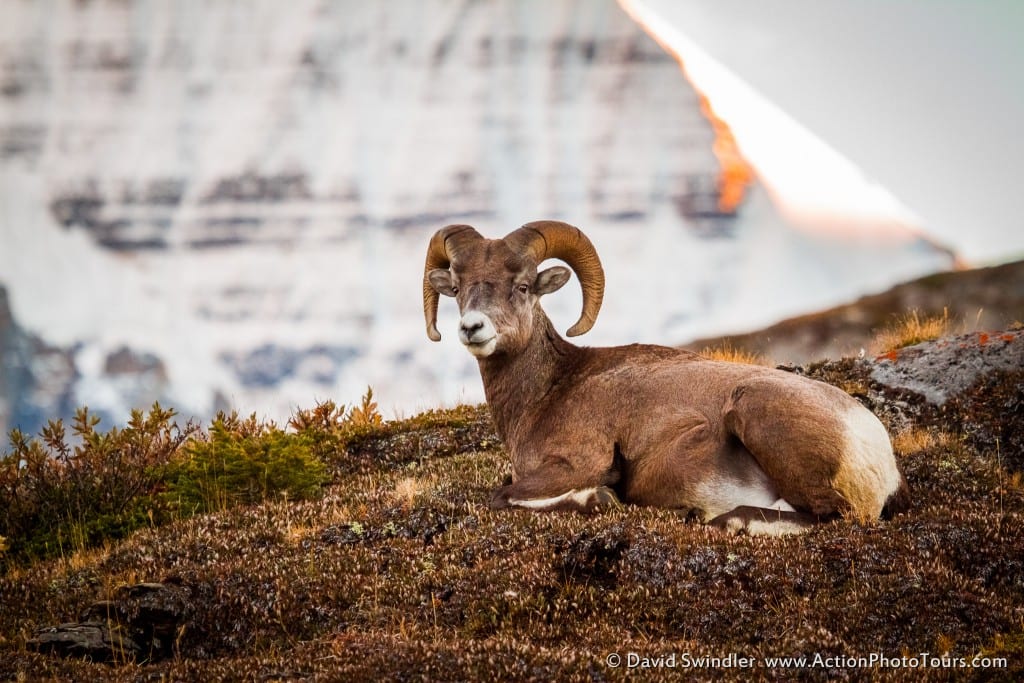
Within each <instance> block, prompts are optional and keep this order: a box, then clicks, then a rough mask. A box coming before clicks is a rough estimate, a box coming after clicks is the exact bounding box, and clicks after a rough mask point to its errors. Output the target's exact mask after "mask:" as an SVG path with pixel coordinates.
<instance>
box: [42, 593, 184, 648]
mask: <svg viewBox="0 0 1024 683" xmlns="http://www.w3.org/2000/svg"><path fill="white" fill-rule="evenodd" d="M192 613H193V609H192V604H191V601H190V595H189V593H188V591H187V590H186V589H184V588H182V587H180V586H174V585H167V584H162V583H139V584H135V585H132V586H122V587H120V588H119V589H118V590H117V591H116V592H115V594H114V598H113V599H112V600H99V601H97V602H94V603H92V604H91V605H89V606H88V607H86V608H85V609H84V610H83V611H82V613H81V614H80V615H79V621H78V622H75V623H67V624H61V625H59V626H50V627H47V628H43V629H39V630H38V631H36V634H35V637H34V638H31V639H29V640H28V641H27V643H26V645H27V646H28V647H29V648H30V649H32V650H35V651H37V652H43V653H52V654H56V655H60V656H63V657H82V658H86V659H91V660H92V661H94V662H118V661H153V660H159V659H165V658H167V657H170V656H171V655H173V654H174V643H175V640H176V639H177V637H178V636H179V635H180V634H181V633H182V632H183V631H184V630H185V629H186V628H187V625H188V620H189V619H190V618H191V616H192Z"/></svg>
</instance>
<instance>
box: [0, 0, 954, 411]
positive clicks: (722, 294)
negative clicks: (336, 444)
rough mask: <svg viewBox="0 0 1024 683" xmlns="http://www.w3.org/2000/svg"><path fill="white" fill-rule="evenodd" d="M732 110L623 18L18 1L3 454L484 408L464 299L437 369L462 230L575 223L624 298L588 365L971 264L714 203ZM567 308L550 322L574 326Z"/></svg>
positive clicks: (749, 201) (0, 180) (496, 231)
mask: <svg viewBox="0 0 1024 683" xmlns="http://www.w3.org/2000/svg"><path fill="white" fill-rule="evenodd" d="M713 105H714V103H713V102H712V103H711V106H710V107H709V106H708V104H707V103H706V102H702V99H701V97H700V95H699V94H698V93H697V92H696V91H695V90H694V88H693V87H692V86H691V85H690V83H689V82H688V81H687V80H686V77H685V76H684V73H683V71H682V70H681V69H680V66H679V64H678V63H677V62H676V61H675V59H674V58H673V57H671V56H669V55H668V54H667V53H665V52H664V51H663V50H662V49H661V47H659V45H658V44H657V43H656V42H655V41H654V40H652V39H651V38H650V37H649V36H648V35H647V34H646V33H645V32H644V30H643V28H642V27H640V26H638V25H637V24H635V23H634V22H633V20H632V19H630V18H629V16H627V14H626V13H625V12H623V10H622V9H621V8H620V7H619V6H618V5H617V4H616V3H615V2H614V1H613V0H603V1H595V0H575V1H574V0H531V1H529V2H522V1H519V0H500V1H496V2H487V3H480V2H473V1H471V0H426V1H424V0H405V1H400V2H398V1H396V2H387V3H367V2H358V1H356V0H351V1H347V2H326V1H321V0H295V1H294V2H289V3H279V2H273V1H272V0H263V1H262V2H246V3H235V2H229V1H228V0H218V1H215V2H206V3H198V2H196V3H193V2H174V3H169V2H159V1H157V0H152V1H146V0H94V1H92V2H74V1H72V0H65V1H63V2H55V3H46V4H44V3H37V2H33V1H31V0H10V1H9V2H5V3H4V4H3V5H2V7H0V287H3V288H4V289H5V290H6V297H7V300H8V301H9V309H10V310H9V315H7V316H6V321H5V320H4V316H2V315H0V345H2V346H0V350H2V352H3V354H4V355H3V364H4V368H5V369H4V372H3V374H0V392H3V393H4V395H3V396H0V427H3V428H5V429H6V428H9V427H11V426H17V425H20V426H22V427H24V428H28V429H34V428H35V427H37V426H38V425H37V424H31V422H32V420H34V419H37V418H40V419H41V417H42V416H43V415H49V416H56V415H52V411H54V410H57V411H66V410H68V409H70V406H73V405H77V404H88V405H89V406H90V408H92V409H93V410H94V411H98V412H100V413H102V414H105V415H107V416H109V417H111V418H113V419H115V420H121V419H123V418H124V416H125V415H126V412H127V410H129V409H130V408H132V407H145V406H146V405H148V403H150V402H151V401H152V400H154V399H161V400H162V401H164V402H167V403H169V404H171V405H173V406H175V407H176V408H178V409H179V411H181V412H183V413H185V414H192V415H197V416H208V415H209V414H210V413H211V412H212V411H214V410H216V409H219V408H237V409H239V410H241V411H243V412H249V411H255V412H257V413H258V414H260V415H268V416H272V417H277V418H284V417H286V416H287V415H288V414H289V413H290V411H291V410H292V409H294V408H295V407H297V406H303V407H305V406H309V405H311V404H312V403H313V402H314V401H316V400H320V399H327V398H332V399H335V400H338V401H341V402H346V403H347V402H351V401H354V400H356V399H357V398H358V396H359V395H361V394H362V393H363V391H364V390H365V388H366V386H367V385H372V386H373V388H374V390H375V393H376V395H377V397H378V399H379V401H380V404H381V406H382V407H383V408H384V409H385V412H386V413H387V412H389V410H390V411H392V412H393V411H397V412H400V413H405V414H408V413H411V412H413V411H415V410H418V409H421V408H426V407H432V406H436V405H438V404H440V403H453V402H456V401H461V400H469V401H476V400H481V399H482V390H481V388H480V385H479V379H478V376H477V371H476V367H475V363H474V362H473V361H472V359H471V358H470V357H469V355H468V354H466V353H465V352H464V351H463V350H462V349H461V348H459V345H458V343H457V341H456V339H455V335H454V334H453V333H452V330H454V325H455V319H456V317H455V311H454V307H453V306H451V305H447V306H446V305H445V304H450V303H451V302H450V301H443V302H442V310H441V315H440V319H439V329H440V330H441V332H442V335H444V336H445V339H444V341H443V342H442V343H441V344H432V343H430V342H429V341H428V340H427V338H426V335H425V334H424V330H423V321H422V312H421V309H420V294H419V292H420V283H421V278H422V267H423V265H422V264H423V255H424V252H425V248H426V244H427V241H428V240H429V238H430V235H431V234H432V233H433V232H434V231H435V230H437V229H438V228H440V227H442V226H443V225H445V224H448V223H453V222H469V223H472V224H474V225H475V226H477V227H478V228H479V229H480V230H481V231H482V232H483V233H484V234H488V235H492V236H498V235H503V234H505V233H506V232H509V231H511V230H513V229H514V228H516V227H518V226H519V225H520V224H522V223H524V222H527V221H530V220H535V219H538V218H559V219H562V220H567V221H569V222H572V223H574V224H576V225H579V226H580V227H582V228H583V229H584V230H585V231H586V232H587V233H588V234H589V235H590V236H591V237H592V239H593V241H594V243H595V244H596V246H597V248H598V250H599V252H600V253H601V254H602V256H603V260H604V263H605V269H606V272H607V280H608V291H607V294H606V296H605V306H604V309H603V311H602V313H601V316H600V318H599V319H598V323H597V325H596V327H595V328H594V331H593V332H591V333H590V334H589V335H588V336H587V337H585V338H583V339H582V342H583V343H589V344H612V343H624V342H628V341H648V342H660V343H681V342H683V341H686V340H687V339H690V338H693V337H697V336H702V335H710V334H715V333H721V332H727V331H735V330H744V329H750V328H754V327H757V326H760V325H763V324H767V323H770V322H773V321H775V320H777V319H780V318H782V317H785V316H789V315H793V314H797V313H800V312H804V311H808V310H813V309H817V308H821V307H824V306H827V305H831V304H835V303H837V302H840V301H843V300H846V299H848V298H850V297H853V296H855V295H858V294H861V293H863V292H866V291H871V290H876V289H881V288H884V287H885V286H887V285H889V284H891V283H893V282H896V281H900V280H903V279H906V278H909V277H912V276H914V275H918V274H922V273H925V272H930V271H933V270H937V269H941V268H947V267H949V266H950V265H951V263H952V255H951V254H950V253H949V252H948V251H946V250H944V249H942V248H939V247H937V246H935V245H934V244H932V243H930V242H929V241H928V240H926V239H924V238H922V237H921V236H920V233H919V232H916V231H913V230H908V229H906V228H905V226H900V225H892V226H887V229H886V230H885V231H882V232H880V231H878V230H877V229H873V230H866V231H863V232H858V231H857V230H849V229H846V230H829V229H827V228H828V227H829V226H826V225H822V226H820V227H821V228H822V229H821V230H815V229H808V226H807V225H801V226H800V227H795V226H794V225H791V224H790V223H788V222H787V219H785V218H784V217H783V216H781V215H780V214H779V212H778V211H777V210H776V208H775V207H774V206H773V204H772V202H771V201H770V199H769V196H768V194H767V193H766V192H765V191H764V189H763V187H762V185H761V184H760V183H759V182H756V181H755V182H752V183H751V184H749V185H747V186H746V187H744V188H741V190H742V198H741V199H739V200H738V203H737V198H736V197H735V196H734V194H735V189H736V188H735V187H733V188H729V193H730V194H729V197H725V196H724V194H723V192H724V190H725V189H726V185H727V184H728V183H729V182H732V181H734V180H735V177H734V175H730V168H729V164H731V163H734V160H729V159H727V158H726V157H724V156H723V152H722V142H723V137H727V132H728V131H727V129H724V127H723V124H722V122H721V121H717V120H715V119H714V118H713V116H712V115H711V112H712V111H713ZM709 116H712V117H711V118H709ZM874 227H877V226H874ZM571 289H573V288H572V287H567V288H566V289H565V290H563V292H561V293H559V294H557V295H554V296H553V297H550V300H549V301H548V302H547V303H546V308H547V309H548V310H549V312H550V313H551V314H552V317H553V318H554V319H555V321H556V323H558V324H559V325H561V326H562V327H563V329H564V328H566V327H568V326H569V324H571V323H572V322H573V321H574V320H575V318H576V315H577V313H578V305H579V296H578V294H574V293H572V292H571V291H570V290H571ZM0 313H3V311H0ZM32 349H36V351H38V352H35V351H32ZM62 363H63V365H61V364H62ZM57 366H60V368H58V367H57ZM55 368H56V369H55Z"/></svg>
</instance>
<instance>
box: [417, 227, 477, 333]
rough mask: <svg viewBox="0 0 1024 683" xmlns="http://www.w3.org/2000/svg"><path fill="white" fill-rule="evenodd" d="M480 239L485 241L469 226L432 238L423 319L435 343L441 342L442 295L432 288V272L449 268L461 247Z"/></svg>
mask: <svg viewBox="0 0 1024 683" xmlns="http://www.w3.org/2000/svg"><path fill="white" fill-rule="evenodd" d="M480 239H483V237H481V235H480V233H478V232H477V231H476V230H474V229H473V228H472V227H470V226H468V225H449V226H447V227H444V228H441V229H440V230H438V231H437V232H435V233H434V236H433V237H431V238H430V244H429V245H428V246H427V262H426V264H425V265H424V266H423V317H424V318H426V321H427V336H428V337H430V338H431V339H432V340H433V341H441V333H440V332H438V331H437V300H438V298H439V296H440V295H439V294H438V293H437V292H436V291H435V290H434V288H433V287H431V286H430V280H429V279H428V276H429V275H430V271H432V270H435V269H437V268H448V267H449V266H451V264H452V261H453V260H454V259H455V258H456V254H457V253H458V250H459V249H460V248H461V247H463V246H464V245H465V244H467V243H468V242H475V241H476V240H480Z"/></svg>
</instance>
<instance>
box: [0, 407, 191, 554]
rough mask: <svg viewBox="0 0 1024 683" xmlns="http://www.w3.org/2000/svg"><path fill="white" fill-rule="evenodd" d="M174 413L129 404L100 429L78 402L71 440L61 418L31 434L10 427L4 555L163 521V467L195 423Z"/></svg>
mask: <svg viewBox="0 0 1024 683" xmlns="http://www.w3.org/2000/svg"><path fill="white" fill-rule="evenodd" d="M174 416H175V413H174V411H173V410H165V409H163V408H161V407H160V404H158V403H155V404H153V407H152V409H151V410H150V412H149V414H143V413H142V411H137V410H136V411H132V414H131V418H130V419H129V421H128V424H127V425H126V426H125V427H124V428H123V429H118V428H116V427H115V428H113V429H111V430H110V431H108V432H100V431H97V430H96V427H97V425H98V424H99V421H100V420H99V418H98V417H96V416H94V415H90V414H89V411H88V408H81V409H79V410H78V412H77V413H76V414H75V418H74V421H73V424H72V433H73V436H74V438H73V441H74V442H75V443H77V445H75V446H74V447H72V446H71V445H69V444H68V438H67V434H66V430H65V428H64V424H63V422H62V421H61V420H54V421H50V422H49V423H48V424H47V425H46V427H44V428H43V429H42V431H41V432H40V435H39V438H38V439H30V438H28V437H26V435H25V434H24V433H22V432H21V431H19V430H17V429H15V430H13V431H12V432H11V434H10V443H11V451H10V452H9V453H7V454H6V455H4V457H3V458H2V459H0V509H3V510H4V515H3V516H2V517H0V536H4V537H6V539H7V545H8V546H9V553H10V555H11V556H12V557H16V558H26V557H50V556H54V555H57V554H59V553H62V552H64V551H73V550H79V549H81V548H85V547H90V546H93V545H96V544H98V543H100V542H101V541H103V540H104V539H109V538H122V537H124V536H125V535H127V534H128V533H130V532H131V531H133V530H135V529H138V528H140V527H142V526H145V525H146V524H157V523H160V522H161V521H163V520H164V519H165V518H166V516H167V512H168V510H167V507H166V505H164V504H163V502H162V498H161V496H160V495H159V493H160V491H161V489H162V486H163V479H164V469H165V467H166V466H167V463H168V462H169V461H170V459H171V457H172V456H173V455H174V454H175V453H176V452H177V450H178V449H179V447H180V446H181V445H182V444H183V443H184V442H185V441H186V440H187V439H188V438H189V437H190V436H191V435H192V434H193V433H194V432H195V431H196V426H195V425H193V424H191V423H189V424H187V425H186V426H185V427H180V426H179V425H178V424H177V423H176V422H175V421H174V419H173V418H174Z"/></svg>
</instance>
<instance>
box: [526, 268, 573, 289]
mask: <svg viewBox="0 0 1024 683" xmlns="http://www.w3.org/2000/svg"><path fill="white" fill-rule="evenodd" d="M571 276H572V271H570V270H569V269H568V268H565V267H563V266H552V267H550V268H548V269H547V270H542V271H540V272H539V273H537V279H536V280H534V282H533V291H534V293H535V294H536V295H537V296H544V295H545V294H550V293H551V292H557V291H558V290H559V289H561V288H562V285H564V284H565V283H566V282H568V281H569V278H570V277H571Z"/></svg>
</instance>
